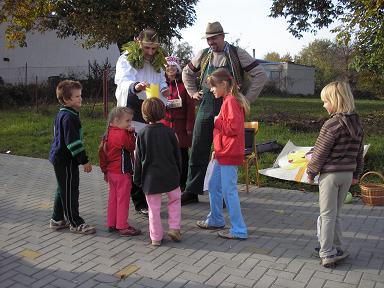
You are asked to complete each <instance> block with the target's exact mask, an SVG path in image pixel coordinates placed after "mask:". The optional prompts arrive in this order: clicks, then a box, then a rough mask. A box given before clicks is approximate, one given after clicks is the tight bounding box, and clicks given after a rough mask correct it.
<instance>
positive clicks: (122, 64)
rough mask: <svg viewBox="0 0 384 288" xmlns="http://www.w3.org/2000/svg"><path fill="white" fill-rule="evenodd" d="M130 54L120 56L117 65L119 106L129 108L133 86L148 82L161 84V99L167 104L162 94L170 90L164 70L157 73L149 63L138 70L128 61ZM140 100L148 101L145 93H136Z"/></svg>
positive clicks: (116, 80)
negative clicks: (165, 90)
mask: <svg viewBox="0 0 384 288" xmlns="http://www.w3.org/2000/svg"><path fill="white" fill-rule="evenodd" d="M127 55H128V52H127V51H125V52H124V53H123V54H121V55H120V57H119V59H118V60H117V63H116V74H115V84H116V85H117V88H116V93H115V95H116V99H117V106H127V98H128V91H129V87H130V86H131V84H133V83H136V82H144V81H146V82H148V83H150V84H159V89H160V91H159V92H160V93H159V94H160V99H161V100H162V101H163V102H164V103H166V101H167V99H166V98H165V97H163V95H162V94H161V92H162V91H163V90H164V89H166V88H168V85H167V82H166V80H165V75H164V70H163V69H160V72H156V71H155V69H154V68H153V66H152V65H151V64H150V62H149V61H147V60H145V61H144V67H143V68H142V69H140V70H136V69H135V68H133V67H132V66H131V64H130V63H129V62H128V60H127ZM136 95H137V96H138V97H139V99H142V100H145V99H147V94H146V92H145V91H141V92H138V93H136Z"/></svg>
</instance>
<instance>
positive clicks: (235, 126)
mask: <svg viewBox="0 0 384 288" xmlns="http://www.w3.org/2000/svg"><path fill="white" fill-rule="evenodd" d="M213 147H214V150H215V157H216V159H217V161H218V162H219V163H220V164H221V165H241V164H242V163H243V160H244V109H243V108H242V107H241V106H240V104H239V102H238V101H237V100H236V98H235V97H234V96H233V95H231V94H230V95H227V96H225V97H224V100H223V105H222V106H221V109H220V113H219V115H218V118H217V119H216V121H215V124H214V129H213Z"/></svg>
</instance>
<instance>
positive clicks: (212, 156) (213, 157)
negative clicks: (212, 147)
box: [211, 151, 215, 160]
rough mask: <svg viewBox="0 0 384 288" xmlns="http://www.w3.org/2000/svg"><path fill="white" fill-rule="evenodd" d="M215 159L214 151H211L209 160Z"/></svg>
mask: <svg viewBox="0 0 384 288" xmlns="http://www.w3.org/2000/svg"><path fill="white" fill-rule="evenodd" d="M213 159H215V151H212V155H211V160H213Z"/></svg>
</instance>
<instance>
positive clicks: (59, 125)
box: [49, 107, 88, 165]
mask: <svg viewBox="0 0 384 288" xmlns="http://www.w3.org/2000/svg"><path fill="white" fill-rule="evenodd" d="M53 134H54V135H53V141H52V145H51V151H50V153H49V161H50V162H51V163H52V164H54V165H57V164H61V165H66V164H68V163H70V162H71V160H75V161H76V163H77V164H82V165H84V164H86V163H88V157H87V154H86V153H85V147H84V142H83V129H82V128H81V123H80V118H79V112H77V111H76V110H74V109H73V108H70V107H61V108H60V111H59V113H58V114H57V116H56V119H55V124H54V132H53Z"/></svg>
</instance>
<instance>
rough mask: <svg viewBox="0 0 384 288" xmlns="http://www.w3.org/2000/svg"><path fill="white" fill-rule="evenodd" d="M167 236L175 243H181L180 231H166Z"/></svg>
mask: <svg viewBox="0 0 384 288" xmlns="http://www.w3.org/2000/svg"><path fill="white" fill-rule="evenodd" d="M167 234H168V236H169V238H171V239H172V240H173V241H175V242H180V241H181V233H180V229H169V231H168V233H167Z"/></svg>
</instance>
